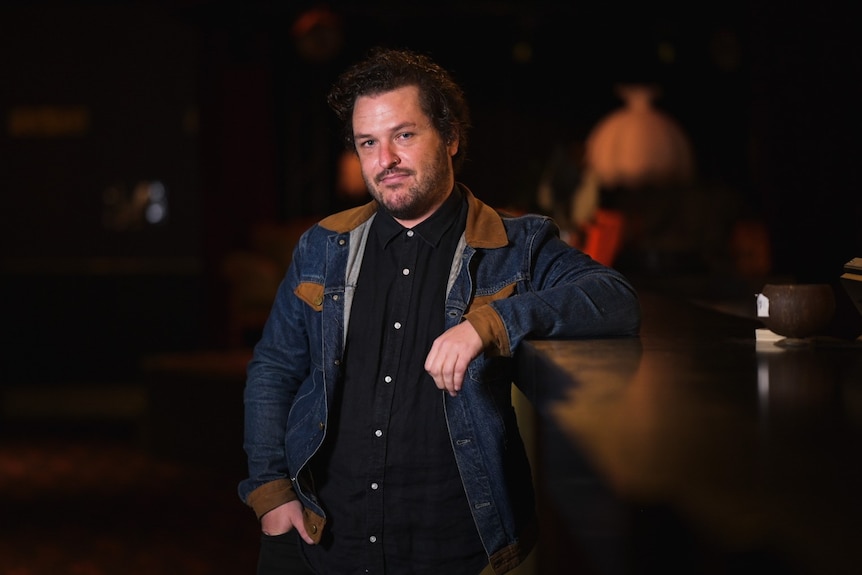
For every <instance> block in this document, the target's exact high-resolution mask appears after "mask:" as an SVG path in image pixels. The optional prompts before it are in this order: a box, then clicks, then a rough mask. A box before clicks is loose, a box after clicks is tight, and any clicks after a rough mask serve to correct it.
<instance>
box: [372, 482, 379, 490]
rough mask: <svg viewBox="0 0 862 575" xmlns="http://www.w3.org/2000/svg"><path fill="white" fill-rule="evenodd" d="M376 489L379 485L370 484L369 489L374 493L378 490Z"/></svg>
mask: <svg viewBox="0 0 862 575" xmlns="http://www.w3.org/2000/svg"><path fill="white" fill-rule="evenodd" d="M378 487H380V485H378V484H377V483H372V484H371V489H373V490H374V491H377V488H378Z"/></svg>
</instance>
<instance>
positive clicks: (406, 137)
mask: <svg viewBox="0 0 862 575" xmlns="http://www.w3.org/2000/svg"><path fill="white" fill-rule="evenodd" d="M415 135H416V134H414V133H413V132H401V133H400V134H398V135H397V136H396V137H395V138H396V139H397V140H409V139H411V138H412V137H413V136H415Z"/></svg>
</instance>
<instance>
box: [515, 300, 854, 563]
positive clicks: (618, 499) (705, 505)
mask: <svg viewBox="0 0 862 575" xmlns="http://www.w3.org/2000/svg"><path fill="white" fill-rule="evenodd" d="M753 303H754V302H753V297H752V305H753ZM641 305H642V308H643V319H644V321H643V328H642V331H641V335H640V337H638V338H625V339H594V340H565V341H558V340H555V341H545V340H541V341H529V342H527V343H525V345H524V346H523V348H522V350H521V352H520V358H519V370H520V375H521V377H522V378H523V379H524V380H525V381H527V382H528V384H531V385H529V391H527V395H528V396H531V397H530V399H531V400H532V402H533V403H534V405H535V407H536V409H537V415H538V417H537V418H536V423H535V432H536V439H535V451H536V453H535V454H534V455H535V458H536V460H537V461H536V462H534V463H535V467H536V469H535V472H536V476H537V483H538V485H539V506H540V512H541V515H542V517H543V537H544V540H543V541H544V542H543V544H542V547H540V555H539V556H540V560H539V564H540V566H539V571H538V572H540V573H543V574H552V573H579V574H595V575H628V574H641V573H692V574H700V573H707V574H712V573H718V574H725V573H728V574H729V573H733V574H739V573H758V574H759V575H764V574H772V573H775V574H788V575H789V574H794V575H808V574H812V575H814V574H816V575H821V574H830V575H832V574H844V573H848V574H849V573H854V574H855V573H862V553H860V551H862V505H860V501H862V473H860V463H859V460H860V457H862V342H859V341H858V340H857V341H846V340H834V339H822V340H821V339H818V340H816V341H815V343H814V344H813V345H811V346H806V347H799V348H784V347H780V346H777V345H776V344H775V343H773V342H763V341H757V340H756V338H755V333H756V331H755V330H756V329H757V328H761V327H763V326H762V325H761V324H760V322H759V321H758V320H757V319H756V318H754V317H751V318H747V317H742V316H738V315H731V314H726V313H721V312H719V311H716V310H713V309H708V308H706V307H703V306H698V305H694V304H692V303H689V302H686V301H682V300H675V299H672V298H668V297H665V296H661V295H656V294H651V293H642V294H641Z"/></svg>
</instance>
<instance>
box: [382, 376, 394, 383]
mask: <svg viewBox="0 0 862 575" xmlns="http://www.w3.org/2000/svg"><path fill="white" fill-rule="evenodd" d="M383 381H385V382H386V383H392V376H391V375H387V376H386V377H384V378H383Z"/></svg>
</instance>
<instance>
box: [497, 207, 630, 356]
mask: <svg viewBox="0 0 862 575" xmlns="http://www.w3.org/2000/svg"><path fill="white" fill-rule="evenodd" d="M528 237H529V241H526V242H524V245H523V247H522V248H520V249H522V250H523V252H524V253H521V254H518V257H523V260H522V261H525V262H529V264H528V265H529V269H528V270H525V274H524V275H525V278H526V279H525V280H524V281H522V282H519V288H518V291H517V292H516V293H515V295H513V296H511V297H508V298H505V299H500V300H496V301H494V302H492V303H491V306H492V308H493V309H494V311H496V312H497V313H498V314H499V315H500V317H501V319H502V322H503V324H504V325H505V329H506V332H507V333H506V336H507V338H508V341H509V345H510V348H511V350H512V351H513V352H514V351H515V350H516V349H517V348H518V346H519V345H520V343H521V342H522V341H523V340H524V339H526V338H569V337H614V336H634V335H637V334H638V332H639V330H640V322H641V310H640V303H639V301H638V296H637V293H636V291H635V289H634V287H633V286H632V285H631V283H630V282H629V281H628V279H627V278H625V277H624V276H623V275H622V274H621V273H620V272H618V271H617V270H615V269H613V268H610V267H607V266H605V265H603V264H601V263H599V262H597V261H595V260H593V259H592V258H590V257H589V256H588V255H587V254H585V253H583V252H581V251H580V250H578V249H576V248H573V247H571V246H569V245H568V244H566V243H565V242H564V241H563V240H561V239H560V238H559V237H558V235H557V233H556V227H555V225H554V224H553V222H552V221H551V220H548V219H542V220H539V223H538V228H537V229H536V230H535V231H534V232H533V233H531V234H529V236H528Z"/></svg>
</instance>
